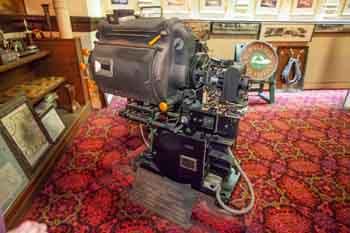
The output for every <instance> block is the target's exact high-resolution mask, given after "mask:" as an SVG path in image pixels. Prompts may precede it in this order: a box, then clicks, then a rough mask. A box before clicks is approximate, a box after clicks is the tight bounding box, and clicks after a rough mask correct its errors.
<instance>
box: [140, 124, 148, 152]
mask: <svg viewBox="0 0 350 233" xmlns="http://www.w3.org/2000/svg"><path fill="white" fill-rule="evenodd" d="M139 127H140V132H141V137H142V140H143V143H145V145H146V146H147V148H148V149H151V146H150V144H149V142H148V141H147V139H146V138H145V134H144V133H143V128H142V124H140V125H139Z"/></svg>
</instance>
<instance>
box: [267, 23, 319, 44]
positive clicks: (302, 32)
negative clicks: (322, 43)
mask: <svg viewBox="0 0 350 233" xmlns="http://www.w3.org/2000/svg"><path fill="white" fill-rule="evenodd" d="M314 27H315V25H314V24H268V23H267V24H262V25H261V29H260V40H263V41H268V42H310V41H311V39H312V34H313V32H314Z"/></svg>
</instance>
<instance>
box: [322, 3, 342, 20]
mask: <svg viewBox="0 0 350 233" xmlns="http://www.w3.org/2000/svg"><path fill="white" fill-rule="evenodd" d="M340 9H341V5H340V0H324V2H323V4H322V6H321V12H320V14H321V15H322V16H323V17H336V16H338V15H339V13H340V12H339V10H340Z"/></svg>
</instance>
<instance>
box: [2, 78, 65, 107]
mask: <svg viewBox="0 0 350 233" xmlns="http://www.w3.org/2000/svg"><path fill="white" fill-rule="evenodd" d="M56 79H57V81H56V82H52V83H51V85H49V86H45V88H41V89H40V90H38V93H37V94H36V95H30V94H28V93H27V92H26V91H28V90H30V91H32V90H33V89H34V88H37V87H36V86H35V85H33V84H32V83H34V82H36V83H38V82H37V80H38V79H36V80H34V81H33V80H32V81H28V82H25V84H27V85H28V86H29V88H25V89H23V85H24V84H20V85H19V86H14V87H13V88H11V89H10V93H11V95H7V94H8V92H6V91H5V92H4V93H1V94H0V104H1V103H4V102H7V101H9V100H10V99H12V98H14V97H15V96H19V95H25V96H26V97H27V98H28V100H29V102H30V103H31V104H32V105H36V104H37V103H39V102H40V101H41V100H42V99H43V98H45V96H47V95H48V94H49V93H51V92H54V91H55V90H57V89H58V88H59V87H60V86H61V85H62V84H64V83H65V82H66V79H65V78H63V77H62V78H61V77H60V78H58V77H57V78H56ZM12 92H13V93H12Z"/></svg>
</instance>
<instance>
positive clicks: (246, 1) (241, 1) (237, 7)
mask: <svg viewBox="0 0 350 233" xmlns="http://www.w3.org/2000/svg"><path fill="white" fill-rule="evenodd" d="M251 3H252V1H251V0H236V1H235V3H234V11H235V14H238V15H247V14H249V8H250V6H251Z"/></svg>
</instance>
